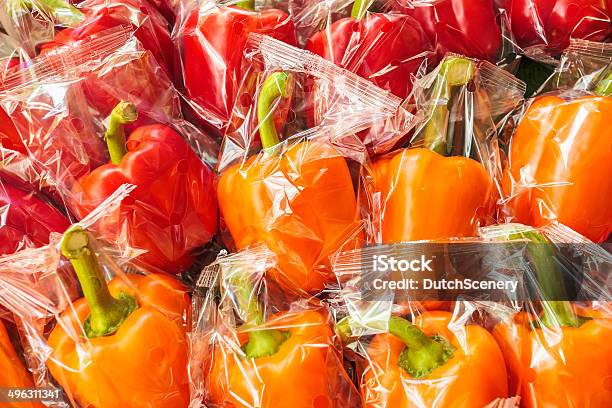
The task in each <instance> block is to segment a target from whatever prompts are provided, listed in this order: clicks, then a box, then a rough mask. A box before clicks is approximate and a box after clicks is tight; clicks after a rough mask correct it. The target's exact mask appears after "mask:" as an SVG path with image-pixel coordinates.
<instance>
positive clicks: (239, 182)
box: [217, 72, 361, 293]
mask: <svg viewBox="0 0 612 408" xmlns="http://www.w3.org/2000/svg"><path fill="white" fill-rule="evenodd" d="M291 81H292V77H291V76H290V75H289V74H287V73H286V72H275V73H273V74H271V75H270V76H269V77H268V78H267V79H266V80H265V81H264V83H263V85H262V87H261V91H260V94H259V99H258V106H257V116H258V119H259V135H260V137H261V142H262V145H263V148H264V152H262V154H260V155H257V156H253V157H251V158H249V159H248V160H246V162H244V163H237V164H235V165H233V166H231V167H229V168H227V169H226V170H225V171H224V172H223V173H222V174H221V177H220V179H219V184H218V187H217V195H218V200H219V208H220V210H221V214H222V215H223V220H224V223H225V225H226V226H227V229H228V230H229V232H230V234H231V237H232V239H233V242H234V244H235V246H236V247H237V248H238V249H242V248H246V247H248V246H250V245H254V244H257V243H264V244H265V245H266V246H268V247H269V248H270V249H271V250H272V251H273V252H274V253H275V254H276V255H277V257H278V268H275V269H274V270H273V271H271V272H270V277H271V278H272V279H274V280H275V281H276V282H279V283H281V284H282V285H283V286H284V287H285V288H287V289H289V290H293V291H304V292H308V293H316V292H318V291H320V290H322V289H323V288H324V286H325V284H326V283H328V282H330V281H331V280H332V279H333V275H332V274H331V271H330V268H329V260H328V256H329V255H330V254H332V253H333V252H335V251H337V250H338V249H339V248H340V247H341V246H343V245H345V244H346V245H347V247H350V246H351V245H354V244H355V243H356V242H357V240H358V239H359V238H360V237H361V233H360V232H359V231H360V230H361V221H360V217H359V210H358V207H357V199H356V196H355V190H354V187H353V181H352V178H351V173H350V172H349V167H348V165H347V162H346V159H345V158H344V157H343V156H342V154H341V153H340V152H339V151H338V150H337V149H336V148H335V147H334V146H333V145H331V144H330V143H329V142H327V141H326V140H317V139H312V140H306V141H301V142H298V143H294V144H292V145H290V146H288V147H287V148H286V150H285V151H283V152H281V148H282V147H281V146H280V145H279V139H278V133H277V130H276V126H275V124H274V121H273V120H272V111H271V107H272V106H273V103H274V102H275V101H276V100H277V99H279V98H280V99H283V98H287V97H288V96H289V95H288V90H289V89H290V87H291ZM321 139H324V137H321ZM330 202H333V203H334V205H330Z"/></svg>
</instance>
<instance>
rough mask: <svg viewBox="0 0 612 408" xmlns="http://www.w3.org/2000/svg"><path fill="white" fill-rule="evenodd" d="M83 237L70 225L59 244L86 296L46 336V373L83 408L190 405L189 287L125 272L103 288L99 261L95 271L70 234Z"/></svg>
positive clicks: (78, 240)
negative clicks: (47, 347)
mask: <svg viewBox="0 0 612 408" xmlns="http://www.w3.org/2000/svg"><path fill="white" fill-rule="evenodd" d="M82 233H85V232H84V231H83V230H82V229H80V227H76V229H75V227H72V228H71V230H69V232H68V233H67V234H65V235H64V241H63V243H62V252H63V253H64V255H65V256H67V257H68V258H69V259H70V261H71V263H72V264H73V267H74V268H75V270H76V272H77V276H78V277H79V281H80V283H81V287H82V288H83V293H84V294H85V297H84V298H81V299H78V300H77V301H75V302H74V303H73V308H71V309H69V310H67V311H66V312H65V313H64V314H63V315H62V316H61V317H60V318H59V319H60V320H61V324H57V325H56V326H55V328H54V329H53V331H52V332H51V334H50V335H49V338H48V345H49V347H50V350H52V351H51V355H50V357H49V359H48V360H47V367H48V369H49V371H50V373H51V375H53V378H54V379H55V380H56V381H57V382H58V383H59V384H60V386H62V388H63V389H64V391H65V392H66V393H67V395H68V396H69V397H70V399H71V400H73V401H76V402H77V403H78V404H79V405H80V406H85V407H96V408H102V407H103V408H120V407H142V408H144V407H155V408H162V407H164V408H165V407H167V408H171V407H185V406H187V405H188V402H189V389H188V388H189V383H188V378H187V348H188V347H187V339H186V334H185V327H184V322H183V320H184V318H185V317H186V316H187V314H188V306H189V304H190V303H189V302H190V300H189V295H188V293H187V290H186V288H185V287H183V285H182V284H180V283H179V282H178V281H177V280H175V279H173V278H171V277H169V276H167V275H157V274H150V275H145V276H143V275H126V276H125V277H124V278H123V279H122V278H115V279H114V280H112V281H111V282H110V283H109V284H108V286H107V284H106V283H105V282H104V277H103V275H102V272H101V271H100V269H99V266H97V260H95V261H93V262H94V263H95V265H96V266H92V261H91V256H92V255H91V254H92V252H91V249H90V247H85V249H84V247H83V246H81V244H82V243H83V238H82V237H75V234H82ZM68 234H72V237H71V238H67V236H69V235H68ZM68 239H73V240H74V241H75V242H74V243H71V242H70V241H68V242H67V240H68ZM84 242H88V241H87V239H86V238H85V241H84ZM86 245H88V244H86ZM66 248H67V249H68V250H66ZM83 252H85V255H83ZM93 256H94V257H95V255H93ZM79 263H80V265H79ZM82 265H87V266H86V267H85V268H83V267H82ZM75 336H77V337H75ZM77 342H78V343H77Z"/></svg>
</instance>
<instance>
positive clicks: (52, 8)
mask: <svg viewBox="0 0 612 408" xmlns="http://www.w3.org/2000/svg"><path fill="white" fill-rule="evenodd" d="M17 3H21V1H19V2H18V1H15V0H12V1H11V2H10V3H9V4H10V5H11V6H10V7H11V8H13V9H14V8H15V7H16V4H17ZM21 4H24V5H25V6H26V7H28V8H29V9H31V10H32V9H39V10H42V11H44V12H46V13H49V14H51V15H52V16H53V17H54V18H55V20H56V22H58V23H60V24H62V25H65V26H69V27H74V26H76V25H78V24H79V23H81V22H83V20H84V19H85V14H83V12H81V10H79V9H78V8H76V7H74V6H73V5H72V4H70V3H68V2H67V1H64V0H26V1H25V2H23V3H21ZM17 7H18V6H17Z"/></svg>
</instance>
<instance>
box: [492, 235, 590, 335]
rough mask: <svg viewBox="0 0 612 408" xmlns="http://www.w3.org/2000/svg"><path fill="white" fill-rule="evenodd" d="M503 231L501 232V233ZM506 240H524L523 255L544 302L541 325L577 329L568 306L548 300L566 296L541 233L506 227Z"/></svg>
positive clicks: (551, 253) (552, 256)
mask: <svg viewBox="0 0 612 408" xmlns="http://www.w3.org/2000/svg"><path fill="white" fill-rule="evenodd" d="M502 231H503V229H502ZM504 232H505V234H504V236H503V238H504V239H506V240H517V239H527V240H529V241H530V242H529V243H528V245H527V252H528V254H529V257H530V259H531V262H532V263H533V265H534V273H535V277H536V280H537V282H538V286H539V289H540V291H541V293H542V297H543V298H544V302H542V306H543V313H544V315H543V317H542V321H543V323H544V324H545V325H546V326H549V327H551V326H556V325H561V326H570V327H577V326H579V325H580V320H579V319H578V317H577V316H576V313H575V312H574V309H573V308H572V305H571V304H570V302H567V301H558V300H550V299H562V298H565V297H566V296H567V292H566V288H565V285H564V282H563V276H561V274H560V273H559V269H558V268H557V265H556V263H555V251H554V249H553V248H552V247H551V244H550V243H549V241H548V240H547V239H546V237H544V235H543V234H542V233H540V232H539V231H537V230H535V229H527V228H524V227H518V228H517V227H516V226H509V227H507V228H506V230H505V231H504Z"/></svg>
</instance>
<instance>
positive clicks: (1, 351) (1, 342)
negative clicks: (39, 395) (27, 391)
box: [0, 322, 44, 408]
mask: <svg viewBox="0 0 612 408" xmlns="http://www.w3.org/2000/svg"><path fill="white" fill-rule="evenodd" d="M0 387H2V388H5V387H6V388H7V387H17V388H33V387H34V383H33V382H32V377H31V376H30V373H29V372H28V370H26V368H25V367H24V366H23V363H22V362H21V360H20V359H19V356H18V355H17V353H16V352H15V349H14V348H13V344H12V343H11V340H10V339H9V335H8V333H7V331H6V328H5V327H4V324H2V322H0ZM0 406H1V407H6V408H42V407H44V405H43V404H42V403H39V402H14V403H12V402H4V403H0Z"/></svg>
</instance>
